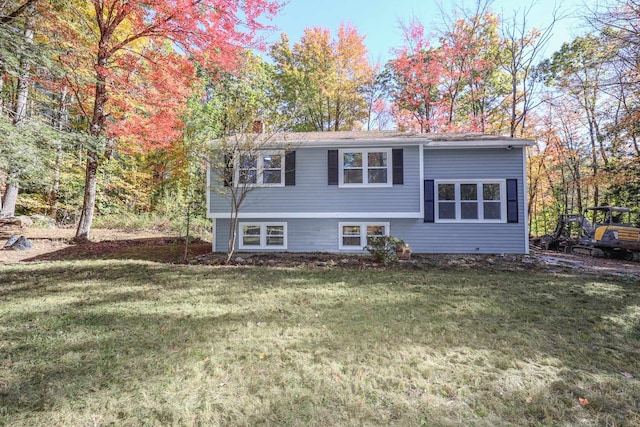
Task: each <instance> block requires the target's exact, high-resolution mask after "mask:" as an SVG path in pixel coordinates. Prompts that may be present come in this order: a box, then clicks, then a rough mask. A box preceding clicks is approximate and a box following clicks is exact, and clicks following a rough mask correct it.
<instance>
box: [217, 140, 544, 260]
mask: <svg viewBox="0 0 640 427" xmlns="http://www.w3.org/2000/svg"><path fill="white" fill-rule="evenodd" d="M257 138H258V139H256V140H255V141H256V142H255V144H256V145H255V147H257V148H256V149H252V150H248V151H246V152H245V153H243V152H242V151H235V154H234V155H231V154H230V153H223V155H224V159H225V160H224V162H211V163H210V167H209V171H208V174H207V180H208V189H207V196H208V197H207V199H208V200H207V204H208V216H209V217H210V218H212V219H213V250H214V251H226V250H227V244H228V241H229V235H230V231H229V224H230V218H231V214H232V213H231V212H232V208H231V202H230V197H229V196H230V190H231V188H233V186H243V188H244V189H245V190H246V198H245V200H244V201H243V202H242V204H241V205H240V208H239V209H238V224H237V229H236V231H237V243H236V249H237V250H238V251H241V252H265V251H288V252H318V251H321V252H347V253H354V252H356V253H357V252H362V251H364V246H366V244H367V237H368V236H376V235H390V236H394V237H398V238H401V239H403V240H404V241H405V242H406V243H408V244H409V245H410V246H411V247H412V249H413V252H414V253H482V254H487V253H512V254H526V253H528V252H529V243H528V242H529V239H528V235H529V231H528V227H527V224H528V219H527V206H526V204H527V197H526V194H527V191H526V166H525V165H526V154H525V148H526V147H527V146H528V145H531V144H532V141H529V140H524V139H514V138H508V137H500V136H493V135H485V134H412V133H402V132H390V131H388V132H387V131H385V132H315V133H286V134H276V135H269V136H268V138H269V142H268V143H261V142H260V140H259V138H267V136H264V137H262V136H260V135H258V136H257Z"/></svg>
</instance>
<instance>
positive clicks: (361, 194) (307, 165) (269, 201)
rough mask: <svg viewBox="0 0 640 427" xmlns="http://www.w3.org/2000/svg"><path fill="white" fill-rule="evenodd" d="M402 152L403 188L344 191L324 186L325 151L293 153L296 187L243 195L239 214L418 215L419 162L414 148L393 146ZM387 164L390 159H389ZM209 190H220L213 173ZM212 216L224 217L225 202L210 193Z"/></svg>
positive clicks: (227, 207)
mask: <svg viewBox="0 0 640 427" xmlns="http://www.w3.org/2000/svg"><path fill="white" fill-rule="evenodd" d="M389 148H402V149H403V150H404V152H403V154H404V184H402V185H393V186H391V187H382V188H380V187H377V188H376V187H356V188H344V187H339V186H337V185H328V184H327V152H328V149H327V148H299V149H297V150H296V185H295V186H285V187H257V188H255V189H253V190H251V191H250V192H249V193H248V194H247V199H246V200H245V202H244V203H243V204H242V206H241V209H240V212H241V213H260V212H269V213H277V212H282V213H287V214H292V213H296V212H317V213H324V212H419V211H420V192H421V191H422V190H421V188H422V184H421V182H420V163H419V162H420V159H419V148H418V146H393V147H389ZM389 162H391V159H389ZM210 175H211V177H210V179H211V183H210V185H211V186H212V188H218V189H220V188H222V187H221V185H220V183H219V182H217V181H218V179H217V176H216V174H215V173H211V174H210ZM210 196H211V197H210V209H209V211H210V212H212V213H228V212H229V201H228V200H227V198H225V197H223V196H222V195H220V194H219V193H218V192H216V191H211V192H210Z"/></svg>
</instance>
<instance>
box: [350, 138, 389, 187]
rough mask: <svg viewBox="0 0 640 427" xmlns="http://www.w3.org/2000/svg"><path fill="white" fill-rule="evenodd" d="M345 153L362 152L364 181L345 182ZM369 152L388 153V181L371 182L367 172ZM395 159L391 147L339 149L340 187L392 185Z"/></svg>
mask: <svg viewBox="0 0 640 427" xmlns="http://www.w3.org/2000/svg"><path fill="white" fill-rule="evenodd" d="M344 153H362V180H363V182H362V183H345V182H344V171H345V167H344ZM369 153H386V154H387V182H386V183H375V184H369V182H365V181H368V179H369V174H368V173H367V172H368V170H369V168H368V166H369V165H368V161H369V156H368V154H369ZM392 163H393V159H392V157H391V148H352V149H343V150H338V166H339V174H338V175H339V176H338V187H391V186H392V185H393V180H392V177H393V169H392V167H391V166H392V165H391V164H392Z"/></svg>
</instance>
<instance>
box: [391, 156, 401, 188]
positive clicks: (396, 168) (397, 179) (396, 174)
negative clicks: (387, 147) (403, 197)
mask: <svg viewBox="0 0 640 427" xmlns="http://www.w3.org/2000/svg"><path fill="white" fill-rule="evenodd" d="M391 159H392V160H391V164H392V165H393V184H394V185H400V184H404V155H403V150H402V148H394V149H393V150H391Z"/></svg>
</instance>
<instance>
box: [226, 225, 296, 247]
mask: <svg viewBox="0 0 640 427" xmlns="http://www.w3.org/2000/svg"><path fill="white" fill-rule="evenodd" d="M245 226H259V227H260V245H245V244H244V234H243V232H242V228H243V227H245ZM269 226H276V227H282V232H283V234H284V239H283V243H284V244H283V245H281V246H274V245H267V227H269ZM238 238H239V242H240V244H239V245H238V248H239V249H287V245H288V242H287V223H286V222H239V223H238Z"/></svg>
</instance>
